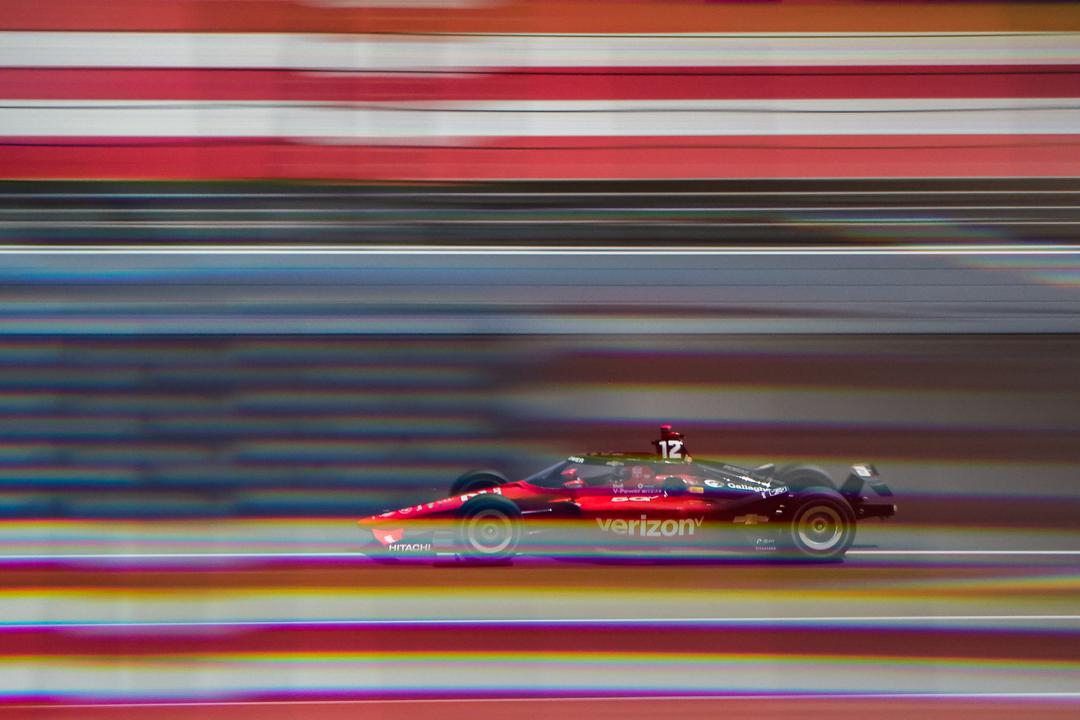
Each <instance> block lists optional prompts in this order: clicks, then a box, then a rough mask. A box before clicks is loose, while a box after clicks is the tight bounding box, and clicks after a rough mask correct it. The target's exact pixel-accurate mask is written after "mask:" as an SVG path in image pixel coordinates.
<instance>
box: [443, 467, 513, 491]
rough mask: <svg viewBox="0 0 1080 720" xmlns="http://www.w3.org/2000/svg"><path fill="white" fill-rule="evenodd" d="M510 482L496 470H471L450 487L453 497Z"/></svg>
mask: <svg viewBox="0 0 1080 720" xmlns="http://www.w3.org/2000/svg"><path fill="white" fill-rule="evenodd" d="M507 482H509V480H507V479H506V476H505V475H503V474H502V473H499V472H496V471H494V470H470V471H469V472H467V473H465V474H464V475H462V476H461V477H459V478H458V479H457V480H455V481H454V482H453V483H452V484H451V485H450V494H451V495H464V494H465V493H470V492H476V491H477V490H487V489H488V488H493V487H497V486H499V485H503V484H505V483H507Z"/></svg>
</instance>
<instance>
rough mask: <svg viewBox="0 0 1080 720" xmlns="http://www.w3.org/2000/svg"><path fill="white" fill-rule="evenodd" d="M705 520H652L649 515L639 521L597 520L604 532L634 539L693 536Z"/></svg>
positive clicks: (701, 518)
mask: <svg viewBox="0 0 1080 720" xmlns="http://www.w3.org/2000/svg"><path fill="white" fill-rule="evenodd" d="M703 522H705V518H703V517H699V518H683V519H681V520H674V519H668V520H650V519H649V516H648V515H642V516H641V518H640V519H638V520H622V519H618V520H612V519H611V518H596V524H597V525H598V526H599V527H600V530H602V531H603V532H610V533H615V534H616V535H633V536H634V537H682V536H684V535H693V534H694V531H695V530H697V529H698V528H699V527H701V523H703Z"/></svg>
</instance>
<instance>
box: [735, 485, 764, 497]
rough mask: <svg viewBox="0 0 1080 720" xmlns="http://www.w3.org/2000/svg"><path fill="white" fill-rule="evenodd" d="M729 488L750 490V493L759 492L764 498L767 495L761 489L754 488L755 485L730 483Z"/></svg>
mask: <svg viewBox="0 0 1080 720" xmlns="http://www.w3.org/2000/svg"><path fill="white" fill-rule="evenodd" d="M727 486H728V487H729V488H731V489H733V490H749V491H750V492H755V493H756V492H759V493H761V496H762V497H765V493H763V492H762V491H761V488H759V487H754V486H753V485H743V484H742V483H733V482H729V483H728V484H727Z"/></svg>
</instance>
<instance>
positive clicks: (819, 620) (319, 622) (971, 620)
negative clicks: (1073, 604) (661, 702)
mask: <svg viewBox="0 0 1080 720" xmlns="http://www.w3.org/2000/svg"><path fill="white" fill-rule="evenodd" d="M1033 622H1034V623H1050V624H1053V625H1058V624H1061V623H1064V624H1071V623H1076V622H1080V614H1074V615H1015V614H1013V615H1009V614H1006V615H794V616H784V615H761V616H756V617H709V616H687V617H652V616H641V617H620V616H598V617H584V618H583V617H562V618H559V617H553V618H536V617H519V618H514V617H508V618H381V619H350V618H334V619H325V620H324V619H318V618H311V619H301V620H290V619H261V620H246V619H242V618H241V619H234V620H135V621H122V620H103V621H98V622H83V621H78V620H46V621H38V622H18V621H6V622H0V631H2V630H38V629H58V630H69V629H70V630H108V629H110V628H115V629H129V630H139V629H159V630H168V629H170V628H179V629H183V628H220V629H228V628H244V629H249V628H267V629H273V628H291V627H301V628H303V627H312V628H318V627H341V628H355V627H360V628H364V627H389V628H394V627H402V628H407V627H443V626H445V627H504V626H505V627H508V628H511V627H518V626H519V627H532V626H541V627H544V626H551V627H561V626H567V627H574V626H580V625H585V626H595V627H605V626H624V627H649V626H652V625H663V626H688V627H698V626H719V627H723V626H726V625H751V626H754V625H761V626H769V625H773V624H780V625H785V626H796V627H800V626H804V625H805V626H813V627H821V626H824V627H828V626H831V625H834V624H835V625H856V626H863V625H865V626H869V627H873V626H876V625H879V624H888V625H900V626H908V625H912V624H915V625H918V624H922V623H933V624H935V625H937V624H939V623H959V624H963V625H967V624H975V625H980V624H990V625H996V624H998V623H1010V624H1011V623H1019V624H1022V625H1024V624H1028V623H1033Z"/></svg>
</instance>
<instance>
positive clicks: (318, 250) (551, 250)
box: [0, 241, 1080, 258]
mask: <svg viewBox="0 0 1080 720" xmlns="http://www.w3.org/2000/svg"><path fill="white" fill-rule="evenodd" d="M0 255H28V256H31V257H32V256H34V255H238V256H244V255H254V256H263V255H311V256H323V255H388V256H393V255H402V256H412V255H431V256H456V255H482V256H516V255H535V256H551V257H559V256H571V257H573V256H579V255H597V256H604V255H610V256H615V257H619V256H629V257H652V256H655V257H663V256H691V257H694V256H700V257H711V256H715V257H728V256H748V257H755V256H761V257H774V256H784V255H787V256H791V257H813V256H826V257H836V256H851V257H865V256H885V257H909V256H910V257H918V256H936V255H940V256H948V257H954V256H966V257H971V258H979V257H981V256H984V255H1013V256H1021V257H1023V256H1031V257H1040V256H1052V255H1065V256H1075V257H1078V258H1080V244H1075V243H1062V244H1053V245H1051V244H1039V243H1032V244H1025V243H1010V242H1007V241H1003V242H1000V243H974V244H949V243H945V244H940V245H938V244H920V243H915V244H905V245H903V246H886V247H874V246H865V245H864V246H852V245H833V246H830V245H821V246H814V247H807V246H805V245H754V246H743V247H738V246H734V247H700V246H693V245H687V246H679V245H657V246H655V247H639V246H634V245H629V246H627V245H580V244H567V245H557V246H553V245H522V244H492V245H477V244H463V245H456V244H455V245H416V244H409V243H403V244H400V245H385V244H373V245H364V246H360V247H357V246H352V245H326V244H315V245H290V244H285V243H282V244H276V243H275V244H266V243H263V244H246V243H245V244H243V245H221V244H200V245H194V246H175V245H154V244H131V245H110V244H96V245H95V244H85V245H64V244H62V243H49V244H33V243H6V244H3V245H0Z"/></svg>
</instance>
